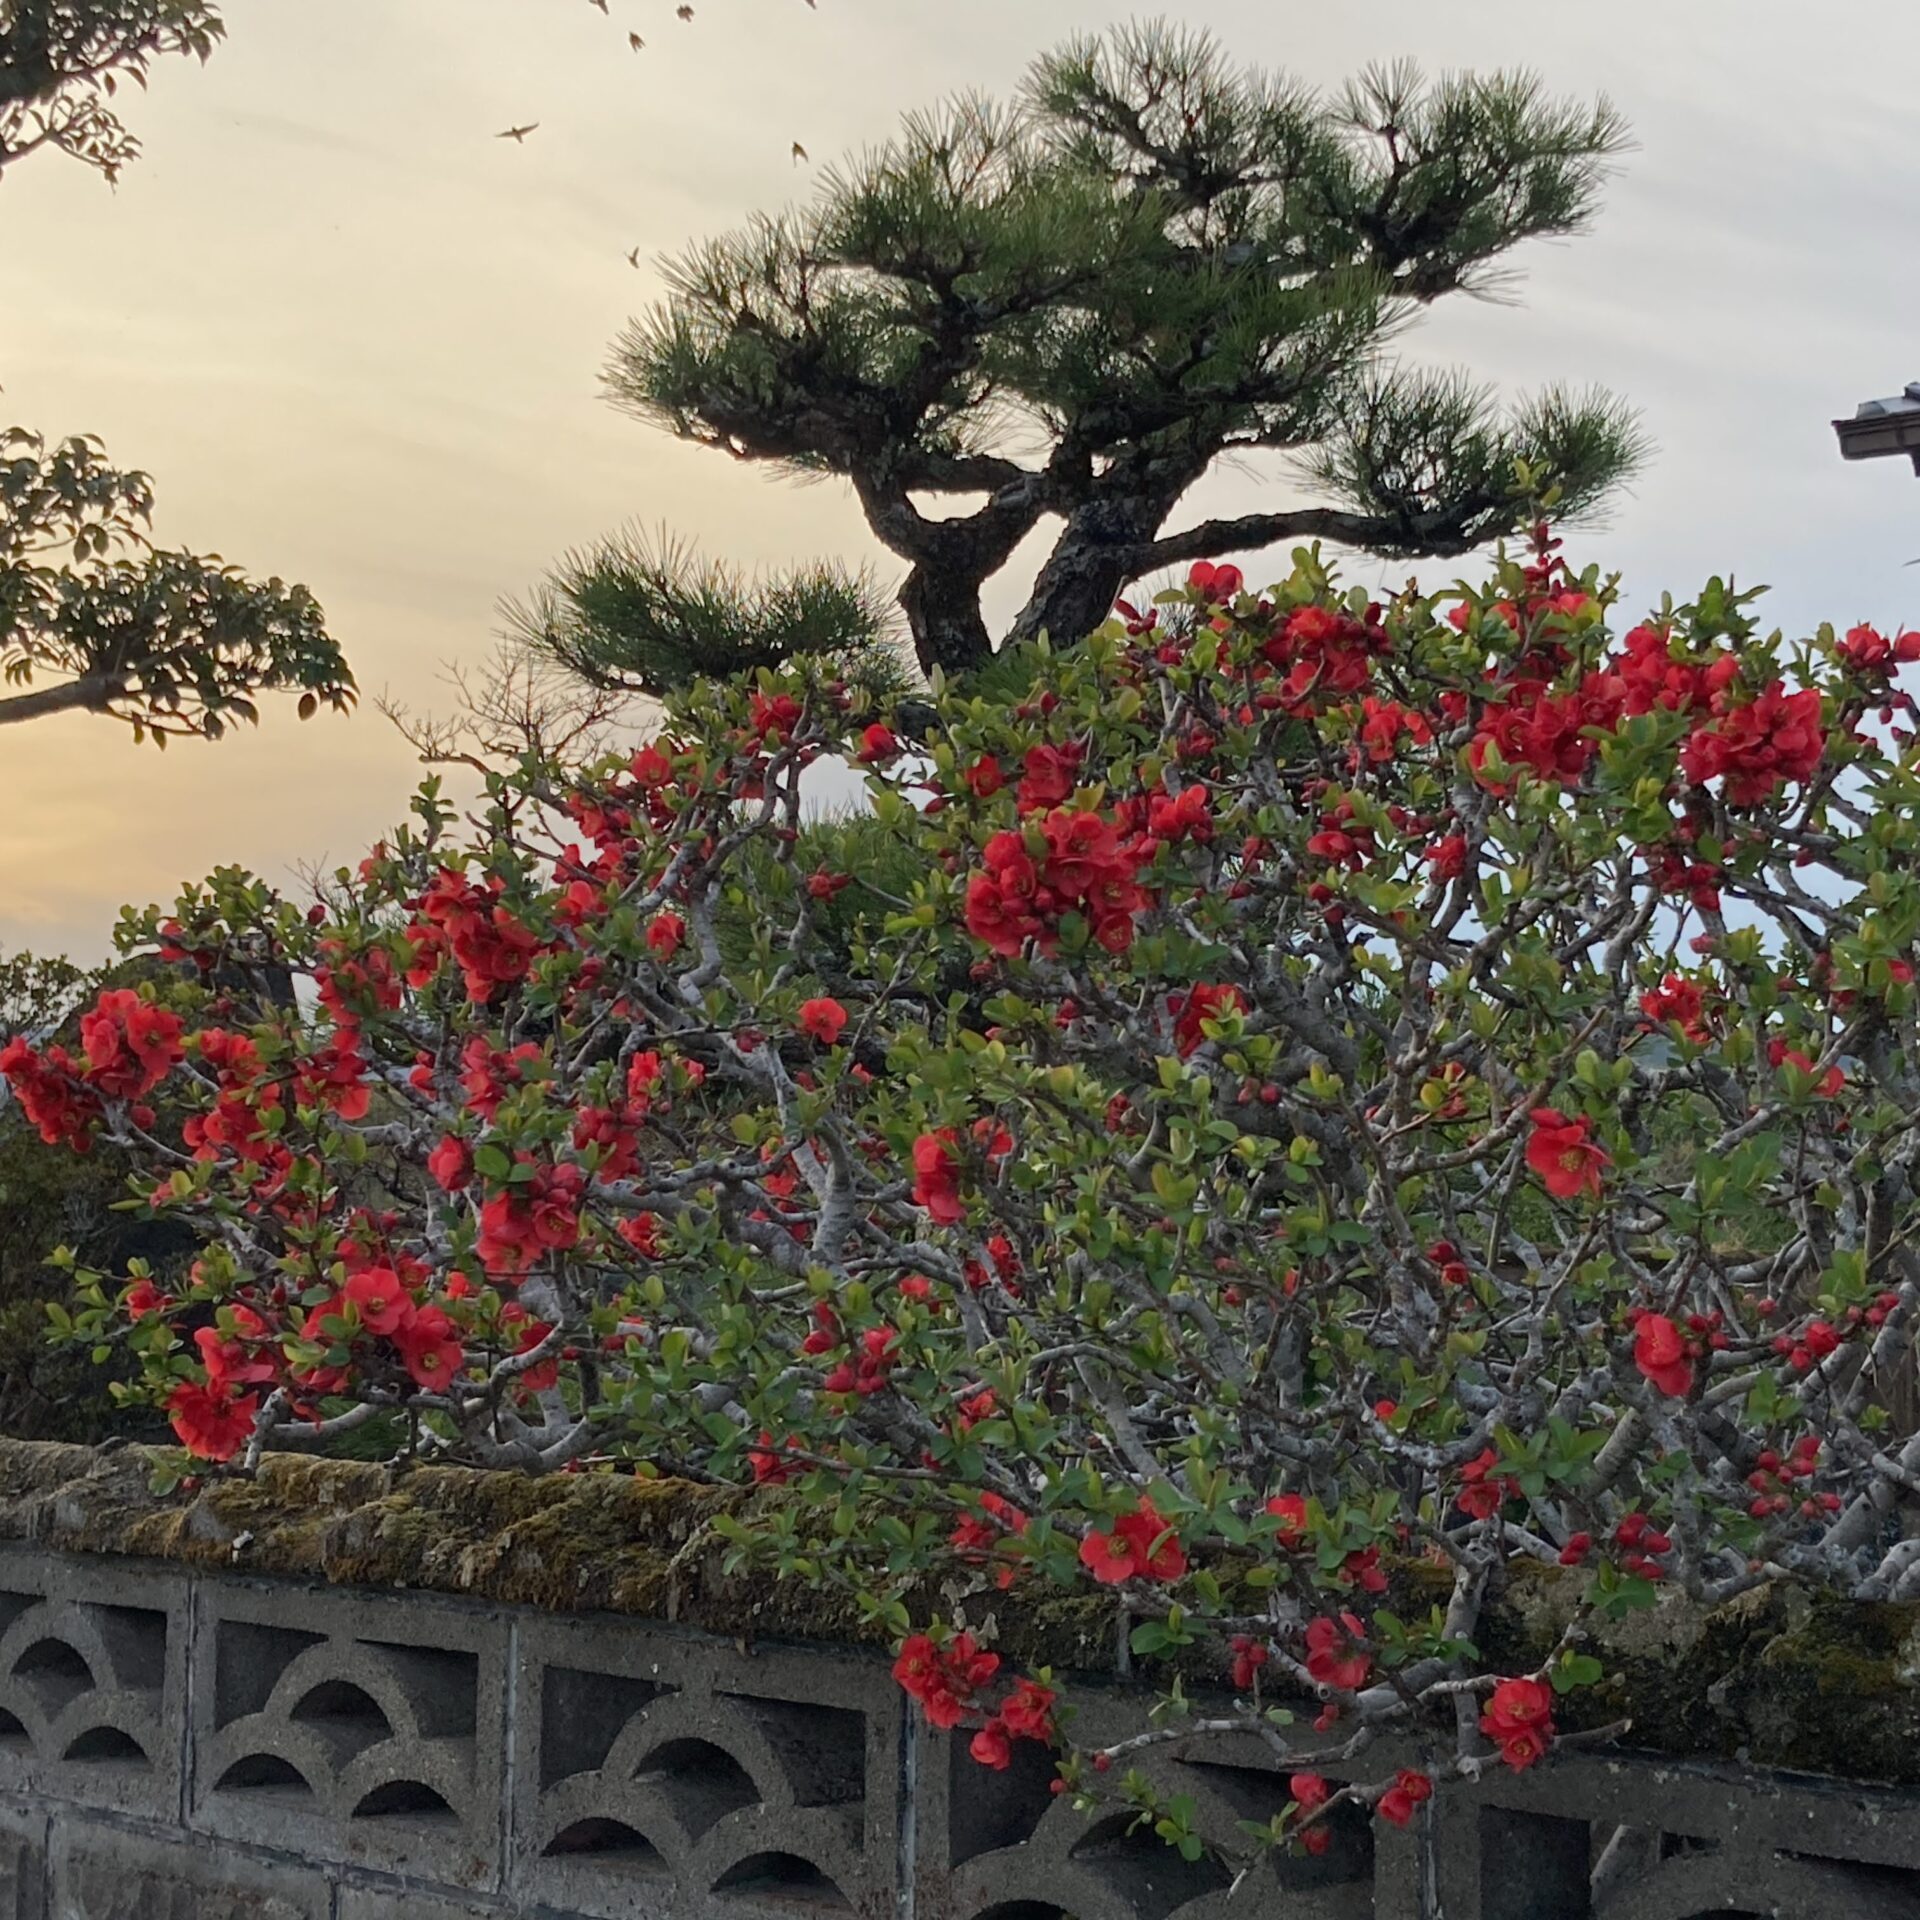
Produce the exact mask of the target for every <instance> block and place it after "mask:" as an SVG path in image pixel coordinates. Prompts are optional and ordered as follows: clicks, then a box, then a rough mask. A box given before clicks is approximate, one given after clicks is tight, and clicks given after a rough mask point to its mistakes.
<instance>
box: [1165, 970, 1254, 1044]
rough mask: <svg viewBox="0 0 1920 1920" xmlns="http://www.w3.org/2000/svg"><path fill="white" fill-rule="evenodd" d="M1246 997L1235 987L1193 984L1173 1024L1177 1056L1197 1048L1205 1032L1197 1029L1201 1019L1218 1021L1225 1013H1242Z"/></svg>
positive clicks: (1181, 1002)
mask: <svg viewBox="0 0 1920 1920" xmlns="http://www.w3.org/2000/svg"><path fill="white" fill-rule="evenodd" d="M1246 1010H1247V996H1246V995H1245V994H1244V993H1242V992H1241V991H1240V989H1239V988H1238V987H1235V986H1226V985H1222V986H1204V985H1203V986H1197V987H1192V988H1190V989H1189V990H1188V991H1187V993H1186V995H1185V996H1184V997H1183V998H1182V999H1181V1000H1180V1004H1179V1007H1178V1009H1177V1018H1176V1019H1175V1021H1174V1023H1173V1044H1174V1046H1175V1048H1176V1049H1177V1050H1178V1052H1179V1055H1180V1057H1181V1059H1183V1060H1184V1059H1186V1058H1187V1056H1188V1055H1189V1054H1191V1053H1194V1052H1196V1051H1198V1049H1199V1047H1200V1044H1201V1042H1202V1041H1203V1040H1205V1039H1206V1037H1207V1036H1206V1035H1205V1034H1204V1033H1203V1032H1202V1031H1201V1030H1200V1023H1201V1022H1202V1021H1203V1020H1218V1019H1220V1018H1222V1017H1223V1016H1224V1015H1227V1014H1235V1013H1245V1012H1246Z"/></svg>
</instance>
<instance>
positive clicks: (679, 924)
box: [647, 913, 687, 960]
mask: <svg viewBox="0 0 1920 1920" xmlns="http://www.w3.org/2000/svg"><path fill="white" fill-rule="evenodd" d="M686 937H687V923H686V922H685V921H684V920H683V919H681V917H680V916H679V915H678V914H677V913H656V914H655V915H654V916H653V918H652V920H650V921H649V922H648V923H647V945H648V946H649V947H650V948H651V949H652V951H653V955H654V958H655V959H656V960H671V959H672V958H673V956H674V955H675V954H676V953H678V952H679V951H680V943H681V941H683V940H684V939H685V938H686Z"/></svg>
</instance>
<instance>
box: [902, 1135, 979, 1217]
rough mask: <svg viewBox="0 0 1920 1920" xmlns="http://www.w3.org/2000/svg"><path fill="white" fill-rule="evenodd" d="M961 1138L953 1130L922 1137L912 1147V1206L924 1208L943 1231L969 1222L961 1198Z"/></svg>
mask: <svg viewBox="0 0 1920 1920" xmlns="http://www.w3.org/2000/svg"><path fill="white" fill-rule="evenodd" d="M958 1142H959V1135H958V1134H956V1133H955V1132H954V1130H953V1129H952V1128H951V1127H942V1128H941V1129H940V1130H939V1131H938V1132H937V1133H923V1134H921V1135H920V1137H919V1138H918V1139H917V1140H915V1141H914V1143H913V1204H914V1205H915V1206H916V1207H924V1208H925V1209H926V1210H927V1212H928V1214H929V1215H931V1216H932V1218H933V1219H934V1221H935V1222H936V1223H937V1224H939V1225H940V1226H943V1227H951V1226H957V1225H958V1224H959V1223H960V1221H962V1220H964V1219H965V1218H966V1213H967V1210H966V1206H965V1203H964V1202H963V1201H962V1200H961V1198H960V1160H959V1156H958V1154H957V1152H956V1151H955V1149H956V1147H957V1145H958Z"/></svg>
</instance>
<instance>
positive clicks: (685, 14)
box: [674, 7, 693, 20]
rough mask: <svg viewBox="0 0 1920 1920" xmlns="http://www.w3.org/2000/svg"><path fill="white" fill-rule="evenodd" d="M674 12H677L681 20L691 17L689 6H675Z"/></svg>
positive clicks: (691, 12) (691, 11) (691, 10)
mask: <svg viewBox="0 0 1920 1920" xmlns="http://www.w3.org/2000/svg"><path fill="white" fill-rule="evenodd" d="M674 12H675V13H677V14H678V15H679V16H680V18H681V19H682V20H691V19H692V18H693V9H692V8H691V7H675V8H674Z"/></svg>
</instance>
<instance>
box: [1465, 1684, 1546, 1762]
mask: <svg viewBox="0 0 1920 1920" xmlns="http://www.w3.org/2000/svg"><path fill="white" fill-rule="evenodd" d="M1480 1731H1481V1732H1482V1733H1484V1734H1485V1735H1486V1736H1487V1738H1488V1739H1489V1740H1491V1741H1493V1742H1494V1744H1495V1745H1496V1746H1497V1747H1499V1749H1500V1757H1501V1759H1503V1760H1504V1761H1505V1762H1506V1763H1507V1765H1508V1766H1510V1767H1511V1768H1513V1770H1514V1771H1515V1772H1516V1773H1520V1772H1523V1771H1524V1770H1525V1769H1526V1768H1528V1767H1530V1766H1532V1765H1533V1763H1534V1762H1535V1761H1536V1760H1538V1759H1539V1758H1540V1757H1541V1755H1543V1754H1544V1753H1545V1752H1546V1750H1547V1746H1548V1743H1549V1742H1550V1741H1551V1740H1552V1739H1553V1693H1552V1691H1551V1689H1549V1688H1548V1687H1547V1686H1546V1685H1545V1684H1544V1683H1542V1682H1541V1681H1538V1680H1502V1681H1501V1682H1500V1684H1499V1685H1498V1686H1497V1687H1495V1688H1494V1690H1493V1697H1492V1698H1491V1699H1490V1700H1489V1701H1488V1702H1487V1708H1486V1711H1485V1712H1484V1713H1483V1714H1481V1716H1480Z"/></svg>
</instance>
